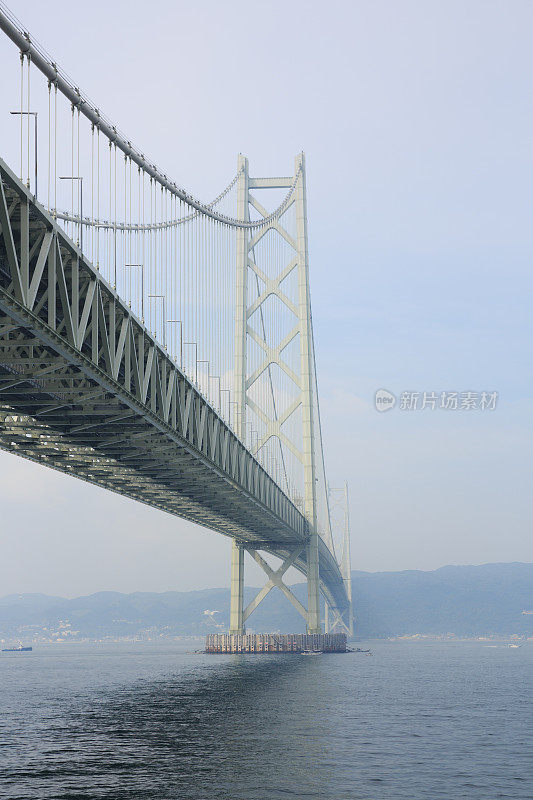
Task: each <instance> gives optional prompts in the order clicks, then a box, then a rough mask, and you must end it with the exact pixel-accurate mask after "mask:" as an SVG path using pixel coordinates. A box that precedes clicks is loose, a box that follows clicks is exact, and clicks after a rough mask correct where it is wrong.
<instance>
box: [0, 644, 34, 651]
mask: <svg viewBox="0 0 533 800" xmlns="http://www.w3.org/2000/svg"><path fill="white" fill-rule="evenodd" d="M30 650H33V647H24V645H23V644H22V642H19V646H18V647H3V648H2V653H27V652H29V651H30Z"/></svg>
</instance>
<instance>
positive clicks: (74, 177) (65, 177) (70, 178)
mask: <svg viewBox="0 0 533 800" xmlns="http://www.w3.org/2000/svg"><path fill="white" fill-rule="evenodd" d="M59 180H60V181H79V182H80V222H79V230H78V236H79V240H78V242H76V244H77V245H78V247H79V248H80V250H81V251H82V253H83V225H82V220H83V178H82V177H80V176H79V175H60V176H59Z"/></svg>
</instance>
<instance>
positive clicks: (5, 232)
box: [0, 8, 352, 634]
mask: <svg viewBox="0 0 533 800" xmlns="http://www.w3.org/2000/svg"><path fill="white" fill-rule="evenodd" d="M0 27H1V28H2V29H3V30H4V32H5V33H7V35H8V36H9V37H10V38H11V39H12V40H13V41H14V42H15V43H16V44H17V46H18V47H19V48H20V51H21V65H22V77H21V91H22V80H23V77H24V59H25V58H26V59H27V70H28V108H27V110H26V111H24V110H23V106H22V101H21V109H20V112H18V113H20V114H21V115H22V114H27V115H29V114H30V113H35V112H32V111H30V109H29V79H30V77H29V76H30V64H31V63H33V64H34V65H36V66H37V67H38V69H39V70H40V72H42V73H44V75H45V76H46V77H47V78H48V96H49V131H50V113H51V112H50V108H51V105H50V98H51V92H52V87H53V90H54V92H55V104H56V121H55V122H54V125H55V126H56V127H55V146H56V148H57V135H58V130H59V128H58V127H57V94H58V91H59V92H61V93H62V94H63V95H64V96H65V97H66V98H68V100H69V102H70V103H72V166H73V167H74V157H75V145H74V130H75V128H74V126H75V120H76V117H75V114H77V125H78V144H77V175H75V174H74V172H75V171H74V169H72V175H71V176H70V177H69V178H68V179H69V180H71V181H72V182H73V181H74V180H77V181H80V190H81V191H80V207H79V209H78V210H77V212H75V209H74V207H72V208H71V211H70V212H59V211H58V210H57V208H56V207H53V208H52V207H51V204H50V190H49V192H48V195H49V201H48V204H47V205H46V206H45V205H43V204H42V203H41V202H39V200H38V199H37V197H36V194H35V193H36V183H37V155H36V156H35V174H36V177H35V186H34V187H33V188H34V192H33V193H32V191H31V188H32V187H31V182H30V178H29V171H28V178H27V180H26V181H24V179H23V177H24V176H23V175H22V174H21V176H20V177H17V176H16V175H15V174H14V172H13V171H12V170H11V169H10V168H9V167H8V165H7V164H6V163H5V162H4V161H2V160H0V315H1V316H0V447H2V448H3V449H5V450H8V451H10V452H13V453H17V454H18V455H21V456H23V457H25V458H28V459H31V460H33V461H36V462H38V463H41V464H45V465H47V466H49V467H52V468H54V469H57V470H60V471H62V472H65V473H67V474H70V475H73V476H76V477H78V478H81V479H83V480H86V481H88V482H90V483H93V484H96V485H99V486H102V487H105V488H107V489H110V490H111V491H114V492H118V493H120V494H123V495H126V496H128V497H130V498H133V499H135V500H138V501H140V502H143V503H146V504H148V505H150V506H153V507H156V508H159V509H161V510H164V511H166V512H169V513H171V514H174V515H176V516H180V517H184V518H186V519H189V520H192V521H194V522H197V523H198V524H201V525H203V526H205V527H208V528H210V529H212V530H215V531H218V532H220V533H222V534H224V535H227V536H229V537H231V538H232V540H233V551H232V588H231V623H230V628H231V631H232V632H233V633H239V634H240V633H243V632H244V629H245V621H246V619H247V618H248V617H249V615H250V614H251V613H252V612H253V610H254V609H255V608H256V607H257V605H258V604H259V603H260V602H261V600H262V599H263V598H264V597H265V596H266V594H267V593H268V592H269V591H270V589H271V588H272V587H274V586H278V587H279V588H280V589H281V590H282V591H283V592H284V594H285V595H286V596H287V598H288V599H289V600H290V601H291V602H292V603H293V605H294V606H295V607H296V608H297V610H298V611H299V612H300V613H301V615H302V616H303V617H304V619H305V621H306V624H307V629H308V632H309V633H319V632H320V630H321V622H320V605H319V591H322V594H323V596H324V598H325V600H326V603H327V607H328V609H330V610H331V614H332V622H333V626H332V629H335V630H344V631H347V632H348V633H351V631H352V610H351V577H350V564H349V549H348V550H347V549H346V546H345V548H344V554H343V558H342V560H341V563H340V565H339V563H338V562H337V559H336V557H335V548H334V542H333V536H332V527H331V521H330V515H329V505H328V494H327V488H326V482H325V472H324V469H323V456H322V441H321V433H320V417H319V410H318V390H317V383H316V369H315V361H314V344H313V334H312V323H311V305H310V295H309V264H308V252H307V212H306V197H305V162H304V158H303V155H300V156H299V157H298V158H297V159H296V167H295V174H294V176H291V177H285V178H253V177H251V176H250V174H249V168H248V162H247V160H246V159H245V158H244V157H240V158H239V165H238V171H237V175H236V177H235V178H234V180H233V181H232V182H231V183H230V185H229V186H228V188H227V189H226V190H224V191H223V192H222V193H221V194H220V195H219V197H218V198H217V199H216V200H215V201H214V202H213V203H210V204H206V205H205V204H202V203H200V202H199V201H197V200H195V199H194V198H192V197H191V196H190V195H189V194H188V193H187V192H185V191H184V190H182V189H180V188H179V187H178V186H177V184H175V183H174V182H172V181H170V179H168V177H167V176H166V175H165V174H164V173H162V172H161V171H160V170H158V169H157V168H156V167H155V166H154V165H153V164H151V163H150V162H149V161H148V160H147V159H146V158H145V156H144V155H143V154H141V153H140V152H139V151H138V150H137V149H135V148H134V147H133V146H132V145H131V142H130V141H129V140H127V139H126V138H125V137H124V136H122V135H121V134H120V133H119V132H118V131H117V129H116V127H115V126H112V125H111V123H110V122H109V120H107V119H106V118H104V117H103V116H102V115H101V114H100V112H99V111H98V109H96V108H95V107H94V105H92V104H91V103H90V102H89V101H88V99H87V98H86V97H85V96H84V95H83V94H82V93H81V92H80V91H79V90H78V89H77V88H75V87H74V85H73V84H72V83H71V82H70V81H69V80H68V78H67V77H66V76H65V75H64V74H63V73H62V72H61V71H60V70H59V69H58V67H57V66H56V64H55V63H54V62H53V61H52V60H51V59H50V58H49V57H48V56H47V54H46V53H45V52H44V51H43V50H42V48H40V47H36V46H35V44H34V43H32V41H31V39H30V37H29V35H28V34H27V33H25V32H24V31H23V29H22V27H21V26H20V24H19V23H18V22H17V20H16V19H15V18H14V17H13V16H12V15H10V14H9V13H8V12H7V11H6V10H2V8H0ZM12 113H13V112H12ZM81 115H84V116H85V117H86V118H87V119H88V120H89V121H90V122H91V126H92V127H91V136H92V143H93V145H94V142H95V130H96V135H97V140H96V141H97V143H98V148H99V147H100V134H102V135H105V136H106V137H107V139H108V141H109V167H108V178H109V198H108V204H107V214H108V217H109V219H108V220H106V219H104V218H103V217H102V216H101V215H100V214H98V213H97V214H96V215H93V214H91V216H90V217H85V216H84V215H83V211H82V207H81V192H82V190H83V186H82V183H81V182H82V180H83V178H82V175H81V173H82V166H81V162H80V143H79V137H80V116H81ZM21 119H22V117H21ZM35 119H36V118H35ZM95 126H96V128H95ZM35 129H36V130H37V123H35ZM21 131H22V122H21ZM27 141H28V152H29V128H28V139H27ZM50 148H51V139H50V133H49V139H48V152H49V159H50ZM117 149H120V150H122V152H123V153H124V165H123V176H124V178H123V179H124V191H125V199H124V212H123V218H122V220H120V222H119V221H118V214H117V197H118V189H117V158H116V153H117ZM36 152H37V148H36ZM98 152H99V151H98ZM93 153H94V148H93ZM113 153H114V162H113ZM113 163H114V167H113ZM133 163H134V164H135V165H136V167H137V170H138V179H137V178H136V180H137V183H136V184H135V183H134V179H133V175H134V173H133V172H132V164H133ZM22 164H23V141H22V138H21V173H22V171H23V166H22ZM28 164H29V161H28ZM113 169H114V181H115V186H114V189H113ZM128 169H129V178H128ZM28 170H29V168H28ZM101 171H102V166H101V163H100V161H98V162H97V181H96V182H95V180H94V174H95V171H94V155H93V165H92V166H91V192H92V195H93V197H94V194H95V191H96V189H95V186H97V191H98V194H97V206H96V208H97V209H98V208H99V205H100V200H101V192H100V175H101ZM146 176H148V177H147V178H146ZM145 178H146V180H147V181H149V183H146V184H145ZM128 180H129V183H128ZM55 182H56V184H57V170H56V178H55ZM128 187H129V216H128V194H127V193H128ZM156 189H157V192H158V193H156ZM252 189H253V190H254V192H255V191H256V190H257V191H259V190H269V189H278V190H283V191H286V194H285V197H284V199H282V201H281V203H280V204H279V205H278V206H277V208H275V209H274V210H273V211H269V210H268V209H267V207H266V206H265V205H263V204H262V203H261V202H260V201H259V200H258V199H257V196H256V195H255V194H252V191H251V190H252ZM233 190H235V191H236V201H237V208H236V212H235V213H226V212H225V210H224V209H223V207H222V206H223V204H224V203H228V198H229V196H230V194H231V192H232V191H233ZM135 192H136V194H135V196H134V193H135ZM146 197H149V201H150V218H149V220H148V221H147V220H146V219H145V198H146ZM132 198H133V199H132ZM113 201H114V219H111V217H112V212H113ZM135 203H138V215H137V217H136V218H135V219H134V218H133V215H132V205H133V204H135ZM158 203H159V205H158ZM178 203H179V205H178ZM91 205H93V203H91ZM141 205H142V215H141ZM154 209H155V213H154ZM158 213H159V216H157V214H158ZM69 226H70V228H69ZM291 226H292V227H291ZM83 230H85V231H86V232H87V238H89V237H90V242H89V243H87V242H86V244H85V246H84V244H83V241H84V240H83V233H82V231H83ZM100 231H104V232H105V235H106V236H108V238H107V240H106V242H107V243H108V244H109V247H108V246H107V244H106V247H105V248H104V250H103V251H102V250H101V248H100V244H99V236H100ZM69 234H70V235H69ZM146 236H148V240H146ZM74 237H76V238H77V241H76V239H75V238H74ZM95 237H96V238H95ZM119 237H123V238H122V239H120V238H119ZM132 237H136V238H134V239H132ZM280 240H283V241H282V244H281V245H280V243H279V242H280ZM132 242H133V244H132ZM141 245H142V247H141ZM128 247H129V250H128ZM113 248H114V249H113ZM120 248H122V249H120ZM132 252H133V253H135V254H137V255H138V254H142V259H143V260H142V261H141V262H139V261H138V260H137V262H136V263H132ZM102 253H103V257H104V260H103V262H101V257H102ZM117 253H120V258H121V259H122V261H121V262H120V264H119V265H118V268H117V258H118V257H117ZM90 256H92V258H93V259H94V258H96V264H95V263H94V262H93V261H92V260H91V257H90ZM106 258H107V259H108V261H107V262H106V261H105V259H106ZM128 258H129V263H126V259H128ZM163 266H164V270H166V272H164V276H165V277H164V279H162V278H161V275H162V274H163V269H162V267H163ZM126 267H129V268H131V267H140V269H141V275H140V277H141V284H140V286H139V287H138V289H137V291H136V292H135V291H133V292H132V284H131V277H130V273H128V271H127V270H126V269H125V268H126ZM106 269H107V273H106V272H105V270H106ZM121 270H122V272H121ZM145 271H146V272H147V273H148V274H147V278H146V282H147V283H148V286H145ZM180 271H181V272H180ZM178 274H179V275H181V279H180V280H181V283H177V277H176V276H177V275H178ZM230 274H231V275H233V276H234V279H235V283H234V286H230V288H229V290H228V291H229V294H228V295H227V296H222V295H221V291H220V289H219V288H218V286H219V284H217V283H216V281H217V280H218V278H217V275H219V276H220V278H219V280H220V281H221V283H220V285H221V286H223V285H224V284H228V275H230ZM126 275H128V278H129V301H128V302H127V301H126V300H125V299H124V296H123V293H124V292H125V291H126V290H127V287H128V284H127V281H126V277H125V276H126ZM111 276H114V277H113V281H112V282H111V280H110V277H111ZM121 276H122V278H121ZM121 280H122V283H121ZM291 282H292V284H291ZM191 286H192V287H193V288H194V292H196V295H195V296H194V297H193V294H192V291H193V290H192V289H191ZM291 286H292V288H291ZM232 292H234V294H233V298H234V299H233V301H232V300H231V293H232ZM195 297H196V298H197V299H196V300H195V299H194V298H195ZM150 299H152V300H153V301H154V303H153V306H154V307H155V304H156V302H157V301H158V300H159V301H160V302H159V304H158V305H159V306H161V309H160V310H159V311H158V312H157V313H156V312H155V311H152V312H151V322H152V325H151V327H152V330H150V329H149V327H148V326H147V324H146V323H145V319H144V308H145V302H148V303H149V300H150ZM193 300H194V302H195V303H196V305H194V303H193ZM172 304H174V305H172ZM228 304H229V309H228ZM166 305H167V306H170V313H171V315H172V314H174V315H176V314H179V316H180V318H179V319H178V318H172V319H168V313H167V310H168V309H167V308H166ZM209 306H210V307H209ZM204 307H205V308H207V311H206V312H205V313H206V319H201V320H198V315H199V313H200V314H201V313H202V309H204ZM199 310H200V311H199ZM228 310H229V317H228ZM187 315H188V316H187ZM230 317H231V318H232V319H233V322H232V327H233V330H232V331H228V325H227V320H228V319H229V318H230ZM214 319H216V320H218V321H217V325H218V327H216V326H215V325H214V323H213V320H214ZM170 323H172V324H174V323H179V326H180V327H179V347H178V339H177V338H175V346H174V348H173V349H172V347H171V352H169V351H168V349H167V341H166V339H167V333H166V331H167V325H168V324H170ZM187 325H188V326H189V327H188V328H186V326H187ZM284 326H285V327H284ZM286 326H288V327H286ZM184 328H186V330H185V332H184ZM189 331H192V332H193V333H194V335H195V336H196V338H195V339H192V334H191V333H189ZM184 333H185V335H186V336H188V337H189V338H190V339H191V341H184ZM202 337H203V338H202ZM228 342H230V346H229V350H230V351H231V352H228ZM185 346H194V348H195V359H194V365H193V369H191V368H189V369H187V368H186V364H185V363H184V357H183V349H184V347H185ZM202 347H203V348H204V349H203V350H202V349H200V348H202ZM254 347H255V348H256V352H255V355H254V350H253V348H254ZM209 348H210V349H209ZM178 351H179V357H178ZM204 353H205V354H206V356H205V358H204V357H202V358H198V355H201V356H203V354H204ZM258 354H259V355H258ZM228 358H229V359H230V361H231V360H232V361H233V364H232V367H231V369H228V368H227V367H226V368H224V364H227V363H228ZM199 364H207V368H205V369H204V374H202V372H201V371H200V373H199ZM213 365H214V366H213ZM213 369H216V370H217V371H218V374H213V373H212V370H213ZM224 370H225V371H224ZM202 381H203V384H202ZM214 381H216V382H217V383H215V390H216V387H217V384H218V394H217V393H216V391H215V392H214V391H213V386H212V384H213V382H214ZM224 393H226V394H227V398H226V402H225V403H224V402H223V394H224ZM213 398H216V399H213ZM291 465H292V467H291ZM291 471H292V472H294V473H295V475H296V478H295V480H293V478H294V476H293V475H292V474H291ZM246 551H248V552H249V553H250V554H251V556H252V557H253V558H254V559H255V561H256V562H257V563H258V564H259V565H260V566H261V567H262V568H263V570H264V571H265V573H266V574H267V577H268V582H267V584H266V585H265V587H264V588H263V589H262V590H261V592H260V593H259V595H258V596H257V597H256V598H255V600H254V601H253V602H252V603H251V604H250V605H249V606H248V607H247V608H244V606H243V585H244V553H245V552H246ZM259 551H264V552H266V553H269V554H272V555H274V556H276V557H278V558H279V559H281V562H282V563H281V565H280V566H279V567H278V568H277V569H276V568H273V567H272V566H271V564H270V563H268V562H267V561H266V560H265V558H264V557H263V556H262V555H260V552H259ZM291 566H294V567H296V568H297V569H298V570H300V572H302V573H303V574H304V575H306V577H307V584H308V604H307V608H305V607H304V606H303V605H302V604H301V603H300V602H299V601H298V600H297V599H296V598H295V597H294V595H293V594H292V592H291V591H290V589H289V588H288V587H287V586H286V585H285V584H284V582H283V575H284V573H285V572H286V571H287V569H288V568H289V567H291Z"/></svg>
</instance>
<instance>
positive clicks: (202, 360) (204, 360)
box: [196, 358, 211, 399]
mask: <svg viewBox="0 0 533 800" xmlns="http://www.w3.org/2000/svg"><path fill="white" fill-rule="evenodd" d="M198 364H207V394H209V379H210V378H211V375H210V374H209V361H208V360H207V359H205V358H201V359H200V360H199V361H197V362H196V368H197V369H198ZM208 399H209V398H208Z"/></svg>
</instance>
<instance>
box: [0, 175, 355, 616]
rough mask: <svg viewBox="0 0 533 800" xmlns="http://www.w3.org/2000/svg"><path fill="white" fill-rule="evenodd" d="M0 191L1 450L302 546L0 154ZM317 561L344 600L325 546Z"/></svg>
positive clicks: (291, 509)
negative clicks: (2, 160) (0, 159)
mask: <svg viewBox="0 0 533 800" xmlns="http://www.w3.org/2000/svg"><path fill="white" fill-rule="evenodd" d="M0 190H1V191H0V447H1V448H3V449H5V450H8V451H10V452H13V453H17V454H18V455H21V456H24V457H25V458H29V459H31V460H34V461H37V462H39V463H42V464H46V465H47V466H49V467H52V468H54V469H58V470H61V471H62V472H65V473H67V474H71V475H73V476H76V477H78V478H82V479H84V480H86V481H89V482H90V483H93V484H96V485H98V486H102V487H104V488H106V489H109V490H112V491H115V492H118V493H120V494H123V495H126V496H128V497H131V498H133V499H135V500H138V501H141V502H143V503H146V504H148V505H150V506H153V507H155V508H159V509H161V510H163V511H167V512H169V513H172V514H175V515H177V516H180V517H184V518H186V519H189V520H191V521H194V522H196V523H198V524H200V525H203V526H206V527H208V528H210V529H212V530H215V531H218V532H220V533H223V534H225V535H227V536H231V537H233V538H236V539H238V540H240V541H242V542H244V543H247V544H249V545H252V546H256V547H261V549H265V550H267V551H269V552H271V553H273V554H275V555H278V556H280V557H283V556H284V555H286V554H287V553H290V552H291V550H292V549H293V548H294V546H295V545H297V544H301V543H302V542H305V541H306V539H307V535H308V534H307V525H306V523H305V519H304V518H303V516H302V515H301V513H300V511H299V510H298V509H297V508H296V507H295V506H294V505H293V504H292V502H291V501H290V500H289V498H288V497H287V496H286V495H285V494H284V493H283V492H282V490H281V489H280V488H279V487H278V486H277V485H276V484H275V483H274V482H273V481H272V479H271V478H270V477H269V476H268V475H267V474H266V473H265V472H264V470H262V468H261V467H260V465H259V464H258V463H257V462H256V461H255V459H254V458H253V456H252V455H251V454H250V453H249V452H248V451H247V450H246V449H245V448H244V446H243V445H242V443H240V442H239V440H238V439H237V438H236V437H235V435H234V434H233V432H232V431H231V430H230V429H229V428H228V427H227V426H226V424H225V423H224V421H223V420H221V419H220V417H219V416H218V414H217V413H216V411H215V410H214V409H213V408H212V407H210V406H209V405H208V403H207V401H206V400H205V398H203V397H202V395H201V394H200V393H199V392H198V390H197V389H196V388H195V387H194V386H193V385H192V384H191V383H190V381H189V380H188V379H187V378H186V376H184V375H183V373H181V372H180V371H179V370H178V368H177V367H176V365H175V364H174V363H173V362H171V361H170V359H169V358H168V355H167V354H166V353H165V352H164V351H163V350H162V349H161V348H160V346H159V345H158V344H157V342H155V340H154V339H153V337H152V336H151V335H150V334H149V332H148V331H147V330H146V329H145V328H144V326H143V325H142V323H140V321H139V320H138V319H137V318H136V317H134V315H132V313H131V310H130V309H128V308H127V307H126V306H125V304H123V303H122V301H121V300H120V299H119V298H118V296H117V295H116V292H114V290H113V289H112V288H111V287H109V286H108V285H107V284H106V283H105V281H103V280H102V278H101V277H100V276H99V274H98V272H97V271H96V270H95V269H94V268H93V267H92V266H91V265H90V264H89V263H88V262H87V261H86V260H85V259H84V257H83V256H82V254H81V253H80V252H79V250H78V249H77V248H76V246H75V245H74V244H73V243H72V242H71V241H70V240H69V239H68V238H67V237H66V235H65V234H64V232H63V231H62V229H61V228H60V227H59V226H58V225H57V223H56V222H55V221H54V220H53V219H52V218H51V217H50V216H49V215H48V214H47V213H46V212H45V210H44V209H43V208H42V207H41V206H38V205H37V204H36V203H35V200H34V198H32V197H31V196H30V194H29V192H28V191H27V189H26V188H25V187H24V186H23V185H22V184H21V183H20V182H19V181H18V179H17V178H16V177H15V176H14V175H13V174H12V173H11V172H10V171H9V169H8V168H7V167H6V165H5V164H4V163H3V162H1V161H0ZM304 552H305V551H304ZM296 566H297V568H298V569H300V570H301V571H302V572H303V573H305V571H306V563H305V557H304V555H302V556H301V558H300V559H299V560H298V562H297V563H296ZM320 570H321V582H322V588H323V591H324V593H325V595H326V597H327V598H328V600H329V602H330V603H331V604H332V605H335V606H337V607H339V608H342V607H343V606H344V605H345V601H346V595H345V592H344V588H343V584H342V579H341V577H340V573H339V568H338V566H337V563H336V561H335V559H334V557H333V555H332V554H331V553H330V551H329V550H328V549H327V547H326V546H325V545H323V544H322V545H321V554H320Z"/></svg>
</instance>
